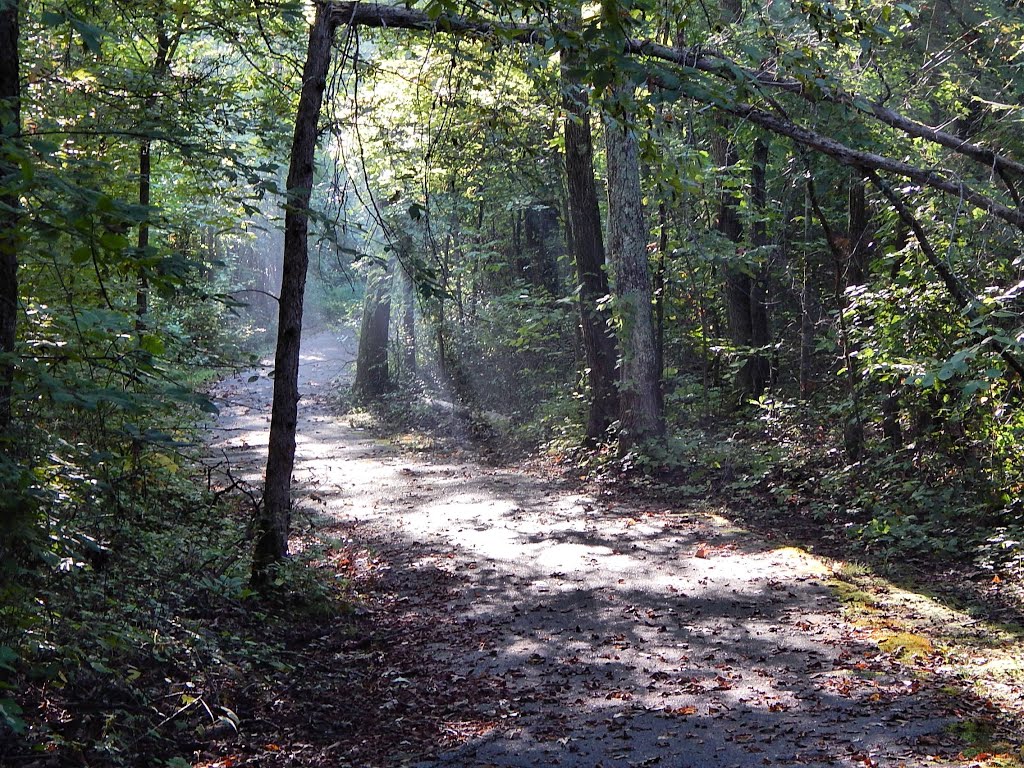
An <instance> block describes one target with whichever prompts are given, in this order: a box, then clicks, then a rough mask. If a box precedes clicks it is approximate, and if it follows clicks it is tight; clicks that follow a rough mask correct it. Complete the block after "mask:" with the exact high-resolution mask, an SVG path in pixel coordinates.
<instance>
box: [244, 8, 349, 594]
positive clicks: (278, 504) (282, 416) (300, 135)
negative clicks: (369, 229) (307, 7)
mask: <svg viewBox="0 0 1024 768" xmlns="http://www.w3.org/2000/svg"><path fill="white" fill-rule="evenodd" d="M333 36H334V23H333V22H332V21H331V13H330V10H329V9H328V8H327V7H325V6H324V5H321V4H318V5H317V7H316V19H315V20H314V22H313V27H312V29H311V30H310V32H309V47H308V49H307V53H306V64H305V67H304V68H303V71H302V90H301V92H300V94H299V105H298V110H297V112H296V115H295V135H294V137H293V139H292V151H291V162H290V165H289V168H288V193H287V194H288V207H287V210H286V212H285V223H284V260H283V263H282V268H281V292H280V294H279V299H280V300H279V302H278V303H279V306H280V310H279V313H280V314H279V319H278V327H277V353H276V355H275V357H274V402H273V410H272V412H271V417H270V446H269V448H268V452H267V475H266V484H265V488H264V492H263V506H262V509H261V513H260V516H259V519H258V520H257V529H256V547H255V551H254V553H253V567H252V578H253V583H255V584H257V585H265V584H266V582H267V578H268V576H269V568H270V566H272V565H273V564H274V563H275V562H278V561H280V560H281V559H282V558H284V557H285V555H287V553H288V527H289V523H290V509H291V498H290V497H291V479H292V468H293V466H294V463H295V426H296V422H297V420H298V404H299V343H300V339H301V335H302V304H303V299H304V294H305V288H306V267H307V265H308V264H309V253H308V251H307V240H308V235H309V198H310V194H311V191H312V187H313V167H314V158H315V154H316V146H317V124H318V122H319V119H320V108H321V105H322V103H323V96H324V89H325V87H326V84H327V70H328V68H329V66H330V62H331V39H332V38H333Z"/></svg>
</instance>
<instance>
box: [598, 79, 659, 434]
mask: <svg viewBox="0 0 1024 768" xmlns="http://www.w3.org/2000/svg"><path fill="white" fill-rule="evenodd" d="M618 93H619V95H621V96H623V97H624V98H623V101H629V100H630V98H631V95H632V94H630V93H629V92H628V88H619V89H618ZM628 117H629V116H628V115H623V116H622V118H623V119H616V117H615V116H613V115H610V114H608V113H607V112H606V113H605V121H604V126H605V128H604V133H605V155H606V162H607V165H608V252H609V254H610V256H611V262H612V265H613V267H614V269H615V308H616V312H617V315H618V318H617V319H618V321H619V325H620V328H621V332H620V333H621V335H620V340H619V341H620V344H621V349H622V351H621V357H620V360H619V427H620V437H619V446H620V448H621V449H623V450H628V449H629V448H631V447H633V446H637V445H641V444H643V443H645V442H648V441H651V440H657V439H659V438H661V437H663V436H664V434H665V416H664V409H663V408H662V404H661V382H660V381H659V377H658V352H657V346H658V345H657V339H656V334H655V327H654V312H653V304H652V295H651V270H650V265H649V264H648V260H647V228H646V226H645V223H644V209H643V193H642V191H641V187H640V147H639V142H638V141H637V136H636V133H635V131H634V130H633V126H632V125H631V124H630V122H631V121H629V120H628Z"/></svg>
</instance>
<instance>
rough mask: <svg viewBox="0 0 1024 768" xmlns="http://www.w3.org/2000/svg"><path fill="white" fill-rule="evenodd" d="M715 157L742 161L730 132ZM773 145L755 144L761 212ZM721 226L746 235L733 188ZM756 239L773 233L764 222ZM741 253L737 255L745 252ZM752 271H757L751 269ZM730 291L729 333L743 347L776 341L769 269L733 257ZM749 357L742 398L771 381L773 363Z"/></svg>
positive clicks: (740, 385) (754, 190) (754, 183)
mask: <svg viewBox="0 0 1024 768" xmlns="http://www.w3.org/2000/svg"><path fill="white" fill-rule="evenodd" d="M714 148H715V156H716V157H715V159H716V161H717V162H718V163H719V165H720V166H722V167H724V168H732V167H733V166H735V165H736V163H737V162H738V161H739V153H738V151H737V150H736V147H735V146H734V145H732V144H731V143H730V142H729V141H728V140H726V139H725V138H719V139H716V140H715V145H714ZM767 162H768V145H767V143H765V142H764V141H763V140H760V139H759V140H758V141H757V142H755V145H754V154H753V158H752V167H751V202H752V203H753V206H754V208H755V210H756V211H757V214H758V215H763V214H764V212H765V208H766V205H767V179H766V165H767ZM716 228H717V229H718V231H719V232H721V233H722V234H723V235H724V236H725V237H727V238H728V239H729V240H731V241H732V242H733V243H736V244H737V245H739V244H740V243H741V242H742V240H743V224H742V222H741V221H740V216H739V210H738V207H737V205H736V200H735V198H734V196H733V194H732V193H731V192H730V191H729V190H728V189H723V191H722V195H721V198H720V203H719V208H718V221H717V223H716ZM750 244H751V246H753V247H754V248H761V249H763V248H764V247H765V246H767V244H768V233H767V229H766V227H765V226H764V223H763V222H756V223H755V224H754V225H753V226H752V227H751V232H750ZM740 255H741V254H740V253H737V259H738V258H739V257H740ZM751 272H753V273H754V274H753V275H751ZM725 295H726V306H727V309H728V316H729V336H730V339H731V340H732V342H733V343H734V344H736V345H737V346H739V347H746V348H750V347H753V348H761V347H764V346H766V345H767V344H768V343H769V341H770V338H771V336H770V332H769V327H768V310H767V287H766V278H765V275H764V271H763V270H762V269H760V268H758V269H755V270H752V269H751V266H750V265H749V264H738V263H730V264H727V266H726V268H725ZM744 354H745V355H746V358H745V359H744V361H743V364H742V365H741V366H740V369H739V371H737V374H736V382H735V384H736V396H737V397H738V399H739V400H740V402H742V401H744V400H746V399H747V398H750V397H757V396H758V395H760V394H761V393H762V392H763V391H764V388H765V387H766V386H767V384H768V377H769V373H770V366H769V363H768V359H767V358H766V357H765V356H764V355H763V354H757V353H755V354H751V353H750V352H749V351H745V352H744Z"/></svg>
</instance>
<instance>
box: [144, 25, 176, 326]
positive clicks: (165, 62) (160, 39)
mask: <svg viewBox="0 0 1024 768" xmlns="http://www.w3.org/2000/svg"><path fill="white" fill-rule="evenodd" d="M180 36H181V28H180V27H179V29H178V34H177V36H176V39H180ZM156 39H157V49H156V60H155V61H154V62H153V87H154V89H155V88H156V86H157V84H158V83H159V82H160V80H161V79H162V78H163V77H164V75H166V74H167V71H168V69H169V68H170V63H171V62H170V56H171V47H172V44H171V39H170V38H169V37H168V36H167V32H166V30H165V29H164V25H163V21H162V20H159V19H158V20H157V36H156ZM156 101H157V96H156V94H155V93H153V94H151V95H149V96H147V97H146V99H145V101H144V102H143V107H144V108H143V112H144V113H146V114H148V113H149V112H150V111H152V109H153V107H154V106H156ZM152 153H153V140H152V139H151V138H149V137H148V136H147V137H145V138H144V139H142V141H141V142H140V143H139V207H140V208H142V209H144V211H145V213H144V215H145V218H144V219H143V220H142V222H141V223H140V224H139V237H138V242H137V253H138V258H139V259H140V261H141V263H140V264H139V267H138V269H137V271H136V284H137V289H136V293H135V330H136V331H138V332H139V333H141V332H142V331H143V330H144V329H145V327H146V315H147V314H148V313H149V271H148V267H147V266H146V265H145V261H146V259H147V257H148V251H149V212H148V208H149V206H150V200H151V198H152V188H153V154H152Z"/></svg>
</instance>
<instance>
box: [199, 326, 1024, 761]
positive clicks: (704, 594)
mask: <svg viewBox="0 0 1024 768" xmlns="http://www.w3.org/2000/svg"><path fill="white" fill-rule="evenodd" d="M326 346H328V347H329V348H328V349H325V350H323V352H322V354H319V355H312V354H308V355H307V357H306V358H305V363H304V366H305V367H304V369H303V370H304V374H303V384H302V391H303V393H304V400H303V403H304V407H303V409H302V413H301V416H300V426H299V438H298V446H297V461H296V471H295V495H294V497H295V499H296V506H297V509H298V510H299V511H303V510H304V511H305V512H304V514H305V515H306V517H307V519H309V520H313V521H314V523H313V524H314V525H324V526H327V527H329V528H330V529H331V531H332V535H340V536H343V537H345V539H346V540H350V541H354V542H361V544H360V546H365V547H368V548H371V549H375V550H376V551H378V552H391V553H399V552H409V553H415V555H414V556H412V557H411V559H410V561H409V563H408V564H407V565H406V566H405V569H406V572H403V573H397V572H396V573H393V574H392V577H393V578H398V577H401V578H402V579H407V580H408V584H409V585H410V586H409V589H410V590H415V588H416V587H415V585H416V583H417V580H418V579H420V578H421V576H420V574H422V578H425V577H426V575H427V574H439V573H440V574H445V575H446V578H449V579H451V580H452V582H453V583H455V584H458V588H457V589H454V590H453V592H452V594H451V596H450V597H449V598H446V599H445V602H443V604H438V603H437V602H436V601H431V600H416V599H415V597H414V595H413V593H411V592H410V595H409V601H408V603H407V604H406V607H405V608H404V610H406V611H408V615H409V616H418V617H420V618H423V619H425V620H427V621H428V622H429V621H430V617H432V616H436V617H438V624H439V626H440V623H441V617H443V622H444V623H445V625H446V626H449V627H450V628H449V629H447V630H445V632H444V633H443V634H441V635H439V636H438V637H437V638H436V640H434V641H433V642H432V643H430V644H428V646H427V647H426V653H427V654H428V656H429V658H428V659H425V660H424V664H425V665H426V666H428V667H431V673H433V674H443V675H447V676H449V677H450V678H451V679H453V680H472V681H475V682H476V683H479V684H481V685H486V686H489V687H490V688H491V689H493V690H495V691H497V693H496V694H495V696H494V697H493V700H490V701H487V702H484V703H479V704H475V705H473V708H472V711H471V712H469V713H467V717H466V718H464V719H463V720H453V721H452V724H451V729H452V731H453V733H462V734H463V736H462V738H463V739H464V740H465V743H464V744H463V745H462V746H461V747H460V748H458V749H456V750H454V751H452V752H447V753H445V754H444V755H442V756H441V757H439V758H438V759H437V762H431V761H427V762H424V763H422V766H424V768H426V766H435V765H436V766H438V767H440V766H446V768H458V767H460V766H465V767H466V768H469V767H470V766H478V765H491V766H500V767H511V766H538V765H560V766H576V767H578V768H584V766H586V767H587V768H593V766H596V765H599V764H600V765H602V766H605V767H606V768H610V766H637V765H655V764H663V765H673V766H733V765H736V766H752V765H777V766H793V765H813V766H817V765H820V766H825V765H829V766H835V765H840V766H843V765H845V766H873V765H878V766H907V767H908V768H909V767H912V766H924V765H960V764H963V763H962V762H961V761H958V760H956V759H955V752H956V748H955V747H954V740H953V739H952V738H951V737H950V735H949V733H948V728H949V726H950V724H951V723H953V722H955V721H956V720H957V719H958V718H960V717H961V716H962V714H963V712H965V711H968V710H969V709H970V708H971V707H972V706H975V704H976V703H975V701H974V699H972V698H971V695H972V694H971V692H970V691H967V690H963V687H962V686H960V681H959V680H956V679H952V677H943V675H944V674H945V673H944V672H943V669H942V668H941V665H936V664H932V665H931V666H930V667H929V668H928V669H927V670H926V669H925V668H924V667H923V666H920V665H917V662H913V661H911V662H907V661H905V660H901V659H900V658H898V656H899V654H897V653H894V652H886V651H884V650H883V649H882V648H881V647H880V642H882V640H883V639H884V638H882V636H881V635H880V631H879V627H877V626H871V625H868V624H864V623H859V624H858V623H856V622H851V621H848V620H847V619H846V618H844V615H843V613H842V609H841V605H840V603H839V601H838V600H837V590H836V587H835V579H834V575H835V573H836V569H837V567H838V566H837V564H833V563H826V562H823V561H821V560H818V559H816V558H814V557H812V556H810V555H808V554H806V553H804V552H802V551H800V550H798V549H794V548H792V547H783V548H779V547H775V546H773V545H770V544H768V543H766V542H764V541H762V540H759V539H757V538H756V537H754V536H752V535H751V534H749V533H747V532H745V531H743V530H741V529H738V528H736V527H735V526H734V525H733V524H732V523H730V522H729V521H728V520H727V519H726V518H724V517H719V516H715V515H710V514H704V513H697V512H694V511H686V510H682V511H680V510H676V509H671V508H666V507H665V506H664V505H662V506H652V505H644V504H632V503H630V504H623V503H621V502H612V501H610V500H608V499H606V498H603V497H597V496H593V495H589V494H586V493H581V492H579V491H578V490H576V489H573V488H571V487H569V486H568V485H563V484H560V483H558V482H554V481H552V480H550V479H544V478H538V477H534V476H531V475H529V474H526V473H524V472H521V471H517V470H514V469H496V468H493V467H484V466H482V465H480V464H478V463H475V462H474V461H472V459H471V458H469V457H468V456H467V455H466V454H463V453H460V452H454V453H450V454H449V455H444V456H440V455H434V456H422V455H421V456H413V455H409V454H408V453H403V452H402V451H400V450H399V449H398V448H396V447H394V446H392V445H388V444H384V443H382V442H381V441H379V440H378V439H376V438H374V437H373V436H372V435H371V434H370V433H369V432H368V431H366V430H363V429H360V428H359V427H358V423H357V422H356V421H355V420H354V419H350V418H349V417H337V416H334V415H332V414H331V413H330V410H329V408H326V407H325V406H324V404H325V402H326V401H327V400H328V399H329V396H330V395H331V393H332V392H333V389H334V385H333V384H331V383H330V382H332V381H333V379H334V375H332V374H335V375H338V374H340V371H341V369H342V368H344V367H345V365H347V363H346V358H345V355H344V349H343V347H344V344H343V343H341V342H340V341H338V340H333V341H331V340H328V342H327V343H326ZM314 365H315V366H318V367H316V368H315V369H313V368H311V367H310V366H314ZM332 365H333V366H334V367H335V370H333V371H332V369H331V366H332ZM268 382H269V380H268V379H265V377H264V378H261V379H260V380H257V381H255V382H246V381H236V382H229V383H228V388H229V389H230V388H231V387H235V388H236V390H237V389H238V388H243V389H244V388H246V387H247V388H248V389H245V394H243V395H242V396H241V397H239V396H238V392H237V391H235V397H236V399H240V400H241V401H242V402H241V404H240V405H233V406H232V408H237V409H238V410H237V411H235V410H227V409H225V413H226V414H227V415H226V417H224V418H222V420H221V431H220V432H219V433H218V434H217V441H218V442H216V443H215V445H217V446H220V447H224V448H226V449H229V450H233V451H235V454H234V455H236V456H242V457H244V460H250V461H251V459H252V458H253V457H258V456H259V452H260V450H264V448H263V446H265V444H266V437H265V434H263V433H262V432H261V430H265V429H266V425H267V421H266V419H267V418H268V416H267V411H266V405H265V403H266V402H268V401H269V398H268V391H269V390H268ZM261 399H263V400H262V402H263V403H264V404H263V405H262V406H261V405H260V402H261ZM225 422H226V423H225ZM244 446H249V448H248V452H245V451H242V452H241V453H239V452H238V449H239V448H241V447H244ZM250 476H258V473H254V472H253V471H252V468H251V467H250ZM315 521H319V522H315ZM403 583H405V582H403ZM922 601H923V602H922ZM907 602H908V604H910V603H911V602H912V600H911V597H909V596H908V598H907ZM913 602H914V605H915V606H917V609H919V611H920V613H921V614H922V615H928V614H929V610H930V607H929V605H928V601H927V599H926V598H923V597H921V596H914V597H913ZM947 610H948V609H947ZM934 616H935V621H936V622H944V623H945V624H947V625H950V626H952V625H953V624H954V623H956V624H959V625H963V626H966V625H967V624H968V623H969V620H968V619H967V618H966V617H962V616H956V617H953V616H950V615H949V614H943V613H941V612H936V613H934ZM1014 669H1019V667H1016V668H1014ZM416 674H417V670H410V671H408V672H406V673H403V679H405V678H406V677H408V678H409V679H410V680H413V679H415V675H416ZM951 691H952V692H951ZM957 691H960V692H961V693H958V692H957ZM460 722H461V723H463V725H460V724H459V723H460ZM467 723H468V725H466V724H467ZM488 724H491V725H488ZM492 725H493V727H492ZM398 727H400V726H398V725H396V728H398ZM460 729H461V730H460ZM456 740H458V739H456Z"/></svg>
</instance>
